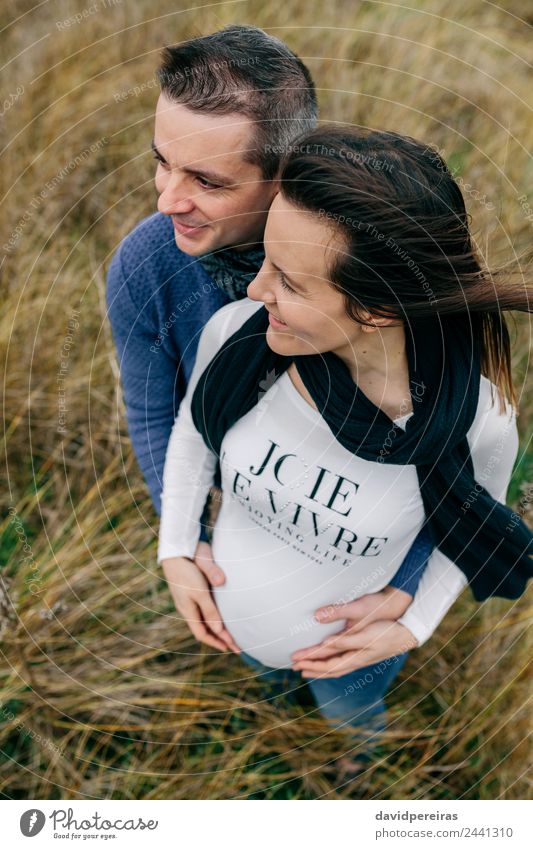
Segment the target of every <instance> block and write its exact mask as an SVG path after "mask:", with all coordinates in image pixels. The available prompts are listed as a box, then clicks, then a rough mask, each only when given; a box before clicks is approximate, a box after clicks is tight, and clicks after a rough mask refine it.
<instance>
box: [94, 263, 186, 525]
mask: <svg viewBox="0 0 533 849" xmlns="http://www.w3.org/2000/svg"><path fill="white" fill-rule="evenodd" d="M107 306H108V314H109V319H110V322H111V327H112V331H113V338H114V340H115V345H116V348H117V355H118V362H119V368H120V375H121V380H122V388H123V393H124V400H125V404H126V414H127V419H128V431H129V434H130V437H131V441H132V445H133V450H134V452H135V456H136V457H137V461H138V463H139V466H140V467H141V470H142V473H143V475H144V478H145V480H146V483H147V485H148V489H149V490H150V495H151V497H152V501H153V503H154V508H155V510H156V512H157V513H158V514H160V512H161V488H162V473H163V465H164V461H165V452H166V448H167V444H168V440H169V437H170V432H171V430H172V425H173V424H174V418H175V415H174V411H175V410H176V409H177V408H178V407H179V404H180V402H181V400H182V398H183V395H184V392H185V387H184V381H183V378H182V375H181V374H180V372H179V369H178V363H179V354H178V352H177V351H176V352H175V353H174V352H173V351H172V348H171V345H170V344H167V345H166V346H163V345H160V346H158V347H156V346H155V341H156V339H157V335H158V329H157V328H156V327H154V326H153V325H152V323H151V320H150V316H149V315H147V310H146V309H145V308H143V305H141V304H137V303H136V302H135V301H134V298H133V296H132V293H131V290H130V280H129V279H128V276H127V275H126V273H125V271H124V268H123V265H122V253H121V249H120V248H119V250H118V251H117V253H116V254H115V256H114V257H113V261H112V262H111V266H110V268H109V272H108V276H107ZM150 349H152V350H150Z"/></svg>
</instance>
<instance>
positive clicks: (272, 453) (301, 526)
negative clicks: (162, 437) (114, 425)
mask: <svg viewBox="0 0 533 849" xmlns="http://www.w3.org/2000/svg"><path fill="white" fill-rule="evenodd" d="M261 306H262V304H261V303H258V302H256V301H251V300H250V299H248V298H246V299H244V300H240V301H236V302H233V303H231V304H228V305H227V306H225V307H223V308H222V309H221V310H219V311H218V312H217V313H215V315H213V316H212V318H211V319H210V320H209V322H208V323H207V324H206V326H205V328H204V330H203V332H202V335H201V337H200V341H199V345H198V352H197V358H196V363H195V367H194V370H193V373H192V375H191V379H190V382H189V386H188V389H187V393H186V395H185V398H184V400H183V401H182V403H181V405H180V408H179V412H178V416H177V417H176V421H175V423H174V426H173V429H172V433H171V436H170V440H169V444H168V449H167V455H166V460H165V467H164V473H163V493H162V496H161V505H162V510H161V524H160V538H159V547H158V562H161V561H162V560H164V559H166V558H169V557H177V556H183V557H190V558H192V557H194V553H195V550H196V546H197V543H198V539H199V533H200V524H199V522H200V517H201V515H202V510H203V507H204V504H205V500H206V497H207V494H208V491H209V488H210V487H211V486H212V484H213V478H214V473H215V469H216V463H217V458H216V456H215V454H214V453H213V452H212V451H210V450H209V448H208V447H207V446H206V445H205V443H204V441H203V439H202V437H201V435H200V434H199V433H198V431H197V430H196V428H195V426H194V424H193V421H192V417H191V407H190V404H191V398H192V395H193V392H194V389H195V386H196V383H197V381H198V379H199V377H200V375H201V374H202V372H203V371H204V369H205V368H206V366H207V365H208V363H209V362H210V361H211V359H212V358H213V356H214V355H215V353H216V352H217V351H218V349H219V348H220V347H221V346H222V345H223V343H224V342H225V341H226V339H228V338H229V337H230V336H231V335H232V334H233V333H234V332H235V331H236V330H238V328H239V327H241V326H242V324H244V322H245V321H247V319H248V318H249V317H250V316H251V315H252V313H253V312H254V311H255V310H257V309H259V308H260V307H261ZM238 379H239V375H238V373H236V374H235V380H238ZM492 389H493V386H492V384H491V382H490V381H489V380H487V378H485V377H482V379H481V386H480V393H479V404H478V409H477V413H476V417H475V419H474V422H473V424H472V426H471V428H470V430H469V431H468V434H467V439H468V443H469V446H470V451H471V455H472V460H473V464H474V471H475V477H476V481H478V482H479V483H482V484H483V486H484V487H486V489H487V490H488V491H489V492H490V493H491V495H492V496H493V498H496V499H498V500H500V501H502V502H504V501H505V496H506V492H507V487H508V484H509V480H510V477H511V472H512V468H513V464H514V461H515V458H516V455H517V452H518V433H517V428H516V421H515V414H514V412H513V411H512V408H511V406H510V405H507V409H506V412H505V414H500V413H499V406H498V400H497V397H496V396H495V395H494V403H493V393H492V391H491V390H492ZM409 415H412V414H408V415H406V416H403V417H402V418H401V419H396V422H397V423H398V424H399V425H400V426H402V427H403V426H405V422H406V421H407V419H408V418H409ZM220 467H221V479H222V492H223V497H222V505H221V508H220V512H219V514H218V518H217V521H216V525H215V527H214V530H213V541H212V547H213V557H214V560H215V562H216V563H218V564H219V566H220V567H221V568H222V569H223V570H224V573H225V575H226V582H225V583H224V584H223V585H222V586H220V587H216V588H214V590H213V592H214V599H215V603H216V604H217V606H218V608H219V611H220V613H221V616H222V618H223V620H224V623H225V626H226V628H227V629H228V630H229V632H230V633H231V634H232V636H233V638H234V640H235V641H236V643H237V644H238V645H239V646H240V648H241V649H242V650H243V651H245V652H247V653H248V654H250V655H252V657H255V658H256V659H257V660H259V661H261V662H262V663H264V664H265V665H267V666H273V667H290V666H291V654H292V653H293V652H294V651H296V650H297V649H301V648H306V647H308V646H311V645H314V644H315V643H318V642H320V641H321V640H323V639H325V638H326V637H328V636H330V635H331V634H334V633H336V632H338V631H340V630H342V629H343V628H344V626H345V624H346V623H345V621H344V620H341V621H335V622H332V623H329V624H323V623H318V622H316V620H315V619H314V612H315V610H316V609H317V608H319V607H322V606H324V605H326V604H335V603H342V602H347V601H352V600H354V599H356V598H358V597H359V596H361V595H364V594H366V593H369V592H377V591H379V590H381V589H383V587H385V586H386V585H387V584H388V583H389V581H390V579H391V578H392V577H393V575H394V574H395V573H396V572H397V570H398V568H399V567H400V565H401V563H402V561H403V559H404V557H405V556H406V554H407V552H408V551H409V549H410V547H411V545H412V543H413V541H414V539H415V537H416V536H417V534H418V532H419V531H420V529H421V526H422V524H423V521H424V507H423V503H422V498H421V495H420V489H419V485H418V477H417V472H416V467H415V466H414V465H406V466H398V465H393V464H384V463H383V464H382V463H377V462H373V461H368V460H364V459H362V458H360V457H358V456H356V455H354V454H352V453H350V452H349V451H348V450H347V449H346V448H344V447H343V446H342V445H341V444H340V443H339V442H337V440H335V439H334V437H333V435H332V433H331V431H330V430H329V428H328V426H327V424H326V423H325V421H324V420H323V418H322V417H321V415H320V413H319V412H318V411H317V410H315V409H314V408H313V407H311V406H310V405H309V404H308V403H307V401H306V400H305V399H304V398H303V397H302V396H301V395H300V393H299V392H298V390H297V389H296V387H295V386H294V385H293V383H292V381H291V378H290V376H289V375H288V373H287V372H284V374H283V375H281V377H279V378H278V379H276V376H275V375H266V374H265V376H264V381H262V383H260V385H259V386H258V399H257V404H256V406H255V407H254V408H253V409H252V410H250V411H249V412H248V413H247V414H246V415H245V416H243V417H242V418H241V419H239V421H237V422H236V423H235V424H234V425H233V427H231V428H230V430H228V431H227V433H226V434H225V436H224V439H223V442H222V446H221V458H220ZM466 583H467V580H466V577H465V575H464V573H463V572H462V571H461V570H460V569H459V568H458V567H457V566H455V564H454V563H452V562H451V561H450V560H449V559H448V558H447V557H446V556H445V555H444V554H442V553H441V552H440V551H439V550H435V551H434V552H433V554H432V555H431V557H430V560H429V563H428V566H427V568H426V570H425V572H424V574H423V576H422V579H421V581H420V585H419V588H418V590H417V592H416V595H415V597H414V599H413V601H412V603H411V605H410V606H409V608H408V609H407V611H406V613H405V614H404V615H403V616H402V617H401V618H400V619H399V621H400V622H401V623H402V624H404V625H405V626H406V627H407V628H409V630H410V631H412V633H413V634H414V636H415V637H416V638H417V640H418V642H419V644H422V643H423V642H425V640H427V639H428V637H429V636H430V635H431V634H432V632H433V631H434V629H435V628H436V627H437V625H438V624H439V622H440V621H441V619H442V618H443V616H444V615H445V614H446V612H447V610H448V609H449V607H450V606H451V605H452V604H453V602H454V600H455V599H456V598H457V596H458V595H459V593H460V592H461V590H462V589H463V588H464V586H465V585H466Z"/></svg>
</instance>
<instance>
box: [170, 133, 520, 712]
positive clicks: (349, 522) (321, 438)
mask: <svg viewBox="0 0 533 849" xmlns="http://www.w3.org/2000/svg"><path fill="white" fill-rule="evenodd" d="M265 253H266V259H265V262H264V264H263V266H262V268H261V270H260V272H259V274H258V275H257V277H256V278H255V280H254V281H253V282H252V283H251V284H250V286H249V288H248V296H249V297H248V299H245V300H244V301H239V302H236V303H232V304H229V305H228V306H226V307H224V308H223V309H222V310H220V311H219V312H218V313H216V314H215V316H213V318H212V319H211V320H210V321H209V323H208V324H207V326H206V327H205V329H204V331H203V333H202V336H201V339H200V343H199V348H198V354H197V361H196V366H195V369H194V372H193V375H192V378H191V382H190V385H189V388H188V392H187V396H186V398H185V400H184V402H183V403H182V405H181V407H180V411H179V415H178V417H177V419H176V422H175V425H174V429H173V432H172V435H171V438H170V442H169V446H168V451H167V458H166V464H165V472H164V489H163V496H162V517H161V530H160V544H159V551H158V561H159V562H161V563H162V565H163V568H164V571H165V574H166V576H167V579H168V580H169V583H170V584H171V588H172V592H173V595H174V599H175V601H176V604H177V606H178V609H179V610H182V607H183V610H182V612H184V608H185V599H187V600H190V598H191V594H192V595H193V596H194V595H195V597H196V599H197V601H198V605H199V607H200V608H202V604H203V602H202V601H201V599H202V597H203V598H204V599H205V598H206V594H207V589H206V587H207V585H206V583H205V581H204V580H203V578H202V576H201V574H200V573H199V572H198V569H197V567H196V566H195V565H194V563H193V562H192V559H191V558H192V557H193V556H194V552H195V547H196V544H197V542H198V535H199V519H200V516H201V513H202V507H203V505H204V502H205V497H206V494H207V492H208V490H209V487H210V486H211V484H212V482H213V476H214V473H215V469H216V466H217V462H218V461H220V469H221V476H222V490H223V499H222V506H221V509H220V513H219V515H218V518H217V521H216V525H215V528H214V532H213V557H214V560H215V561H216V562H217V563H218V564H219V565H220V566H221V567H222V568H223V570H224V572H225V573H226V583H225V584H224V585H223V586H222V587H218V588H216V589H215V590H214V593H215V601H216V603H217V605H218V608H219V610H220V613H221V615H222V618H223V620H224V624H225V626H226V628H227V630H229V632H230V634H231V636H232V637H233V639H234V640H235V642H236V643H237V644H238V645H239V646H240V648H241V649H243V654H242V655H241V656H242V657H243V659H244V660H246V661H247V662H248V663H250V664H251V665H253V666H255V667H256V668H257V669H258V670H259V671H260V672H261V673H262V674H263V675H264V676H265V677H268V676H271V677H274V678H275V677H276V676H278V677H279V674H280V670H281V673H282V674H283V676H284V679H283V680H284V681H285V684H286V686H290V685H291V683H292V682H293V681H294V682H296V683H297V681H298V680H299V676H300V674H301V675H302V676H304V677H306V678H309V686H310V688H311V691H312V693H313V696H314V697H315V700H316V701H317V704H318V706H319V708H320V710H321V712H322V713H323V715H324V716H326V717H327V718H329V719H332V720H334V721H341V720H342V721H343V722H346V723H350V724H358V723H361V722H362V721H365V722H367V721H369V720H370V719H372V720H373V721H374V723H375V724H376V726H377V727H382V725H383V696H384V694H385V691H386V689H387V688H388V687H389V686H390V684H391V682H392V680H393V679H394V677H395V676H396V674H397V672H398V671H399V669H400V668H401V666H402V663H403V662H404V660H405V658H406V656H407V652H408V650H409V649H410V648H412V647H414V646H416V645H420V644H421V643H422V642H424V641H425V640H426V639H427V638H428V637H429V635H430V634H431V633H432V632H433V630H434V629H435V628H436V627H437V625H438V623H439V622H440V620H441V619H442V617H443V616H444V614H445V613H446V611H447V610H448V608H449V607H450V605H451V604H452V603H453V601H454V600H455V598H456V597H457V595H458V594H459V593H460V591H461V590H462V589H463V587H464V586H465V585H466V584H467V583H469V584H470V587H471V589H472V592H473V594H474V596H475V598H476V599H477V600H482V599H484V598H487V597H489V596H492V595H500V596H504V597H506V598H516V597H517V596H519V595H520V594H521V593H522V592H523V590H524V587H525V583H526V581H527V579H528V578H529V576H530V569H531V560H530V555H531V549H532V545H531V544H532V536H531V533H530V532H529V530H528V529H527V527H526V526H525V525H524V523H523V522H521V521H518V522H516V523H515V519H512V515H513V514H511V511H510V510H509V509H508V508H506V507H505V506H504V502H505V495H506V490H507V486H508V483H509V480H510V476H511V472H512V467H513V463H514V460H515V458H516V455H517V450H518V438H517V430H516V423H515V416H516V409H515V408H516V398H515V395H514V390H513V386H512V379H511V365H510V345H509V337H508V333H507V329H506V326H505V322H504V319H503V317H502V314H501V311H502V310H505V309H518V310H527V309H528V308H529V307H528V305H529V300H528V296H527V293H526V292H525V291H524V290H523V289H522V288H521V287H520V286H519V285H518V284H515V283H514V282H512V281H507V282H502V281H499V280H498V279H497V278H495V277H494V276H489V274H488V272H484V271H483V270H482V269H481V267H480V264H479V262H478V260H477V259H476V255H475V252H474V248H473V245H472V241H471V237H470V234H469V231H468V224H467V215H466V212H465V207H464V202H463V198H462V196H461V192H460V190H459V188H458V186H457V184H456V183H455V182H454V180H453V178H452V176H451V174H450V173H449V171H448V169H447V167H446V165H445V163H444V162H443V160H442V159H441V158H440V156H439V155H438V154H437V153H435V152H434V151H433V150H430V149H428V148H426V147H425V146H424V145H422V144H420V143H418V142H416V141H414V140H413V139H409V138H404V137H402V136H399V135H396V134H393V133H382V132H371V133H366V132H362V131H359V130H353V129H351V128H320V129H318V130H315V131H313V132H312V133H309V134H308V135H306V136H305V137H304V138H302V140H301V142H300V144H298V145H297V146H296V147H295V148H294V149H293V150H292V151H291V153H290V154H289V155H288V157H287V158H286V161H285V163H284V167H283V169H282V173H281V180H280V192H279V194H278V195H277V196H276V198H275V199H274V202H273V204H272V207H271V210H270V213H269V217H268V222H267V228H266V231H265ZM511 519H512V521H511ZM424 524H425V525H426V527H427V529H428V530H429V533H430V534H431V538H432V540H433V542H434V544H435V546H436V548H435V550H434V552H433V554H432V555H431V558H430V562H429V565H428V568H427V570H426V572H425V573H424V575H423V577H422V581H421V583H420V586H419V589H418V591H417V593H416V596H415V598H414V600H413V602H412V604H411V605H410V607H409V608H408V610H407V612H406V613H405V614H404V615H403V616H402V617H400V619H399V620H398V622H388V621H382V622H374V623H373V624H372V625H371V626H369V628H367V629H365V634H366V639H367V641H368V634H370V637H371V640H370V642H374V641H375V642H381V643H383V645H386V647H387V649H386V651H385V653H383V654H382V655H381V656H380V657H378V660H380V659H381V660H382V661H385V658H387V659H388V660H389V661H390V662H389V663H385V662H382V663H381V664H379V663H374V664H373V665H371V666H368V667H366V666H365V665H364V660H365V657H366V656H367V654H366V650H367V648H368V645H367V644H365V645H362V644H361V642H360V640H359V637H358V634H359V633H360V630H359V629H350V627H347V628H345V625H346V622H345V621H344V620H342V619H341V620H339V619H338V618H336V619H335V618H332V619H330V621H329V622H328V623H327V624H320V623H318V622H317V621H316V619H315V618H314V616H313V613H314V612H315V611H316V609H317V608H319V607H320V606H321V605H325V604H331V603H335V602H337V603H343V602H346V601H349V600H350V599H352V598H357V597H359V596H361V595H363V594H365V593H369V592H370V593H372V592H377V591H379V590H381V589H382V587H384V586H386V585H387V584H388V583H389V581H390V579H391V577H392V576H393V575H394V573H395V572H396V570H397V569H398V567H399V565H400V563H401V561H402V559H403V557H404V556H405V553H406V551H407V550H408V549H409V547H410V545H411V544H412V542H413V540H414V539H415V538H416V536H417V534H418V533H419V531H420V529H421V528H422V526H423V525H424ZM187 603H188V602H187ZM180 604H181V605H182V607H180ZM204 609H209V608H208V607H207V608H206V607H205V606H204ZM218 627H220V628H222V627H223V625H222V623H218ZM325 637H326V638H328V639H325V640H324V638H325ZM313 643H315V644H316V645H312V644H313ZM375 657H376V656H375V655H374V658H375Z"/></svg>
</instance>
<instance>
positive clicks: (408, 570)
mask: <svg viewBox="0 0 533 849" xmlns="http://www.w3.org/2000/svg"><path fill="white" fill-rule="evenodd" d="M433 548H434V546H433V541H432V539H431V536H430V533H429V531H428V529H427V528H426V526H425V525H424V526H423V527H422V530H421V531H420V533H419V534H418V536H417V537H416V539H415V541H414V542H413V544H412V546H411V548H410V549H409V551H408V552H407V554H406V555H405V559H404V560H403V562H402V564H401V566H400V568H399V569H398V571H397V572H396V574H395V575H394V577H393V578H391V580H390V581H389V586H391V587H396V588H397V589H399V590H403V591H404V592H406V593H409V594H410V595H412V596H414V595H415V593H416V591H417V589H418V585H419V584H420V579H421V578H422V575H423V574H424V571H425V570H426V568H427V565H428V561H429V557H430V555H431V552H432V551H433Z"/></svg>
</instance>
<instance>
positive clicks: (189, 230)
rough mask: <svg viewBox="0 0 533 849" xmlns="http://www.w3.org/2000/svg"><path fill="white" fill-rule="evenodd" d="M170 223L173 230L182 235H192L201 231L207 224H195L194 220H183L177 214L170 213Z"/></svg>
mask: <svg viewBox="0 0 533 849" xmlns="http://www.w3.org/2000/svg"><path fill="white" fill-rule="evenodd" d="M170 217H171V218H172V224H173V225H174V230H176V232H178V233H180V234H181V235H182V236H192V235H194V234H195V233H199V232H201V231H202V230H203V229H204V228H205V227H207V224H197V223H196V222H194V221H185V220H184V219H183V218H180V217H178V216H177V215H171V216H170Z"/></svg>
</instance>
